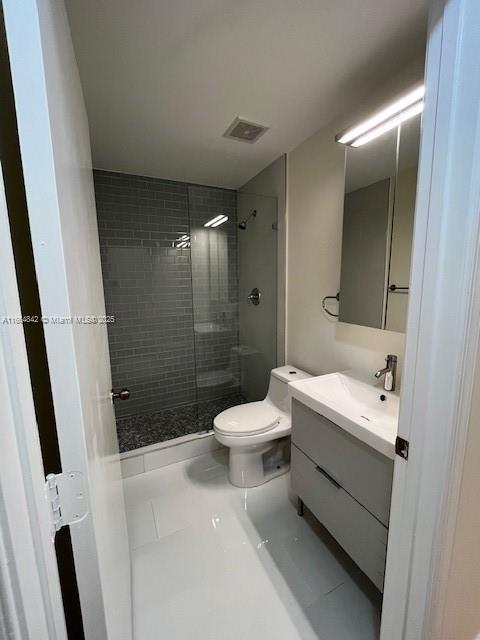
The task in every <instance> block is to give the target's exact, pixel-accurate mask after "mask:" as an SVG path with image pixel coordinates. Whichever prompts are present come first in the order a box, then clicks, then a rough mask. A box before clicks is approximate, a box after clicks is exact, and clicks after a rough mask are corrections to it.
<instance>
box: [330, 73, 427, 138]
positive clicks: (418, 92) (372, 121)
mask: <svg viewBox="0 0 480 640" xmlns="http://www.w3.org/2000/svg"><path fill="white" fill-rule="evenodd" d="M424 95H425V87H424V85H422V86H420V87H417V88H416V89H413V91H410V92H409V93H407V94H406V95H405V96H403V98H400V99H399V100H397V101H396V102H394V103H393V104H391V105H389V106H388V107H385V109H382V110H381V111H378V112H377V113H375V114H374V115H373V116H371V117H370V118H368V119H367V120H365V121H364V122H361V123H360V124H358V125H357V126H355V127H353V128H352V129H348V131H345V133H342V134H341V135H340V137H339V138H337V142H340V143H341V144H348V143H351V142H352V140H355V139H356V138H358V137H359V136H362V135H363V134H364V133H367V131H370V129H373V128H375V127H377V126H378V125H380V124H382V123H383V122H385V121H386V120H390V118H392V117H393V116H396V115H397V114H398V113H400V112H403V111H405V109H407V108H408V107H410V106H411V105H413V104H415V103H417V102H418V101H419V100H423V96H424ZM352 146H353V145H352ZM355 146H357V145H355Z"/></svg>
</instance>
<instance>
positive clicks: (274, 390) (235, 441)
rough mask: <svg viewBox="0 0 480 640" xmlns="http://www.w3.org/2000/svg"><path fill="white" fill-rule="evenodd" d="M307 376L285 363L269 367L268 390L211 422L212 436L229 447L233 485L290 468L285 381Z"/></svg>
mask: <svg viewBox="0 0 480 640" xmlns="http://www.w3.org/2000/svg"><path fill="white" fill-rule="evenodd" d="M302 378H310V375H309V374H308V373H305V371H301V370H300V369H297V368H296V367H291V366H289V365H285V366H284V367H278V368H277V369H272V371H271V372H270V384H269V386H268V393H267V396H266V398H265V399H264V400H261V401H260V402H248V403H246V404H240V405H237V406H236V407H231V408H230V409H226V411H222V413H219V414H218V416H216V418H215V419H214V421H213V431H214V434H215V438H216V439H217V440H218V442H220V443H221V444H223V445H224V446H226V447H228V448H229V478H230V482H231V483H232V484H233V485H235V486H237V487H256V486H257V485H260V484H263V483H264V482H267V481H268V480H271V479H272V478H275V477H277V476H279V475H281V474H282V473H286V472H287V471H288V470H289V468H290V439H289V436H290V431H291V399H290V396H289V394H288V384H289V382H293V381H294V380H301V379H302Z"/></svg>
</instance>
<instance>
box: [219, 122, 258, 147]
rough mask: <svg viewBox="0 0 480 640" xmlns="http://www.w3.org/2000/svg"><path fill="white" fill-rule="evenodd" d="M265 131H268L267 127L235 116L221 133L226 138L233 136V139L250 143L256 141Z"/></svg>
mask: <svg viewBox="0 0 480 640" xmlns="http://www.w3.org/2000/svg"><path fill="white" fill-rule="evenodd" d="M265 131H268V127H264V126H263V125H261V124H255V123H254V122H249V121H248V120H244V119H243V118H235V120H234V121H233V122H232V124H231V125H230V126H229V127H228V129H227V130H226V131H225V133H224V134H223V135H224V136H225V137H226V138H233V139H234V140H240V141H241V142H250V143H251V144H252V143H254V142H256V141H257V140H258V139H259V138H260V136H262V135H263V134H264V133H265Z"/></svg>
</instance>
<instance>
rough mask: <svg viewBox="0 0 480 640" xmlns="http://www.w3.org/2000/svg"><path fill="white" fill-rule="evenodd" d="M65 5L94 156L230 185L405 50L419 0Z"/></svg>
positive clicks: (345, 102)
mask: <svg viewBox="0 0 480 640" xmlns="http://www.w3.org/2000/svg"><path fill="white" fill-rule="evenodd" d="M66 4H67V9H68V14H69V19H70V25H71V30H72V36H73V41H74V46H75V51H76V55H77V59H78V65H79V69H80V76H81V80H82V85H83V90H84V94H85V101H86V104H87V111H88V117H89V122H90V131H91V141H92V153H93V163H94V166H95V167H97V168H102V169H110V170H112V171H121V172H127V173H135V174H139V175H148V176H158V177H161V178H168V179H172V180H185V181H188V182H195V183H199V184H208V185H216V186H224V187H232V188H237V187H239V186H241V185H243V184H244V183H245V182H246V181H247V180H249V179H250V178H251V177H252V176H254V175H255V174H256V173H258V171H260V170H261V169H263V168H264V167H265V166H266V165H268V164H269V163H270V162H272V161H273V160H274V159H275V158H277V157H278V156H279V155H281V154H282V153H285V152H287V151H289V150H291V149H293V148H294V147H295V146H296V145H298V144H299V143H300V142H302V141H303V140H304V139H305V138H307V137H308V136H309V135H311V134H312V133H314V132H315V131H317V130H318V129H320V128H321V127H322V126H324V125H326V124H327V123H328V122H329V121H331V120H332V119H333V118H334V117H335V116H336V114H337V113H339V112H342V111H343V112H345V111H346V110H347V108H348V109H351V105H352V104H354V103H355V101H356V100H358V99H359V97H360V96H362V95H365V93H366V92H368V91H369V90H370V89H372V88H373V87H374V86H376V85H378V84H379V83H380V82H383V81H384V80H386V79H387V78H388V77H389V76H390V75H393V74H394V73H395V72H396V71H398V70H399V69H400V68H401V67H402V66H404V65H405V64H407V63H408V62H409V61H410V60H411V59H413V58H414V57H416V56H418V55H419V54H420V52H421V51H422V49H423V47H424V43H425V29H426V11H427V4H428V0H361V1H360V0H335V1H332V0H66ZM236 116H241V117H243V118H246V119H248V120H250V121H253V122H258V123H260V124H263V125H267V126H268V127H270V129H269V130H268V131H267V133H265V135H263V136H262V137H261V138H260V139H259V140H258V142H257V143H255V144H248V143H244V142H238V141H235V140H228V139H226V138H224V137H223V136H222V134H223V133H224V131H225V130H226V129H227V127H228V126H229V125H230V124H231V122H232V121H233V119H234V118H235V117H236Z"/></svg>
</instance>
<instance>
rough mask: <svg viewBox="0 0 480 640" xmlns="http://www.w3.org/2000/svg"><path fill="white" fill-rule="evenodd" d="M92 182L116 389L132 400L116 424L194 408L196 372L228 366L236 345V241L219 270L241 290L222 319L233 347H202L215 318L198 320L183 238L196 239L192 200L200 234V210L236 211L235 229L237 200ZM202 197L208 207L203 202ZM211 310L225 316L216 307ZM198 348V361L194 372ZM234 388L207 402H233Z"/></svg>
mask: <svg viewBox="0 0 480 640" xmlns="http://www.w3.org/2000/svg"><path fill="white" fill-rule="evenodd" d="M94 182H95V197H96V202H97V215H98V228H99V237H100V249H101V257H102V269H103V279H104V289H105V302H106V309H107V313H108V314H111V315H114V316H115V323H114V324H111V325H109V326H108V335H109V345H110V358H111V366H112V382H113V385H114V386H115V387H128V388H129V389H130V391H131V398H130V400H128V401H127V402H122V403H117V405H116V407H115V412H116V416H117V418H121V417H125V416H134V415H139V414H148V413H154V412H158V411H161V410H163V409H165V408H169V407H175V406H179V405H186V404H195V403H196V401H197V385H196V377H197V372H202V371H205V370H210V371H211V370H213V368H215V367H217V366H218V367H220V368H221V367H223V366H224V363H225V362H226V361H227V359H228V357H227V351H228V352H230V351H231V348H232V346H235V344H238V314H234V313H233V311H232V309H233V306H234V305H235V304H236V302H238V282H237V265H236V242H235V243H234V244H235V247H231V246H230V245H231V244H232V242H233V241H232V239H231V238H230V235H231V234H229V238H228V241H227V243H226V244H227V247H228V262H223V264H222V263H221V262H219V263H218V268H219V271H218V273H220V272H222V270H223V269H226V270H227V271H230V270H231V269H232V273H233V274H234V275H229V276H228V278H227V279H228V280H229V281H230V279H233V280H234V281H235V282H234V283H233V282H232V285H231V288H230V289H229V292H228V300H229V301H230V303H229V304H231V305H233V306H232V308H231V309H230V308H228V309H226V310H225V313H228V314H231V316H232V317H231V326H232V327H234V328H233V329H232V330H230V329H229V338H228V339H224V337H222V338H221V342H222V344H223V347H222V348H219V344H220V343H219V341H218V340H214V341H213V342H212V344H211V345H210V346H209V344H208V340H209V338H207V340H206V342H205V343H202V342H200V343H198V344H196V343H197V342H198V340H197V339H196V335H197V334H196V333H195V331H194V326H195V324H197V325H198V324H199V323H201V322H202V319H201V318H207V317H208V318H210V317H211V315H208V314H207V315H205V314H204V312H203V311H202V310H200V309H199V310H198V312H197V310H195V313H194V304H193V291H192V264H191V256H190V249H188V248H176V246H175V245H176V244H178V242H176V241H177V240H178V238H179V237H180V236H182V235H190V220H189V198H190V199H191V200H192V204H191V205H190V207H191V209H193V210H194V211H195V206H197V207H198V208H197V210H196V213H194V218H195V220H198V226H199V227H200V226H202V227H203V223H204V221H203V222H202V220H203V219H202V218H201V215H202V214H203V215H204V216H205V214H208V213H209V211H208V210H206V211H203V212H202V211H201V207H203V206H206V207H207V209H209V208H210V207H214V206H216V205H221V206H222V207H223V208H225V207H230V208H229V209H228V211H232V221H233V220H234V219H235V215H234V213H235V202H236V194H235V192H233V191H227V190H223V189H213V188H208V189H207V191H208V192H209V198H210V200H209V198H208V197H206V196H205V194H203V192H202V196H200V195H199V194H197V193H196V189H200V190H203V189H205V188H204V187H194V186H192V185H187V184H185V183H181V182H174V181H169V180H162V179H157V178H148V177H142V176H134V175H126V174H119V173H114V172H108V171H98V170H96V171H94ZM190 190H192V191H190ZM197 195H198V197H200V198H203V200H204V202H203V203H201V202H200V201H199V200H198V201H197V200H196V197H197ZM206 200H209V201H208V203H206V204H205V201H206ZM192 205H193V206H192ZM231 207H233V209H232V208H231ZM197 214H198V218H197ZM227 215H228V214H227ZM195 224H197V223H195ZM225 259H226V256H225ZM200 262H201V261H199V265H200ZM199 268H200V266H199ZM198 277H199V279H202V277H203V276H201V275H199V276H198ZM222 277H223V276H222ZM195 280H196V276H194V281H195ZM235 296H237V298H235ZM200 298H203V296H200ZM213 307H214V308H215V309H217V308H219V306H218V304H217V303H215V304H214V305H213ZM213 307H212V308H213ZM222 308H223V307H222ZM202 314H203V315H202ZM233 315H235V317H233ZM197 316H198V317H197ZM224 317H227V316H224ZM228 317H229V318H230V315H229V316H228ZM205 322H206V321H205ZM197 329H198V326H197ZM206 329H208V327H206V325H203V326H201V327H200V333H201V334H202V337H203V336H204V335H207V332H206ZM202 331H203V333H202ZM225 338H226V337H225ZM196 348H197V349H198V350H199V352H200V353H199V362H198V364H197V370H196V362H195V352H196ZM202 358H203V361H202ZM200 362H203V364H200ZM207 377H208V376H207ZM235 380H236V376H232V380H231V383H230V384H223V385H217V386H216V387H215V388H214V390H213V393H212V394H210V395H209V393H207V394H204V393H203V392H202V391H201V392H200V395H201V396H202V397H219V396H221V395H223V394H224V393H225V394H226V393H229V394H231V393H232V392H235V387H236V384H235ZM210 390H211V387H209V391H210Z"/></svg>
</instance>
